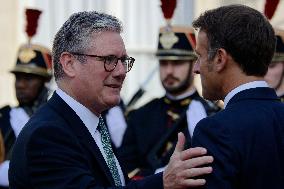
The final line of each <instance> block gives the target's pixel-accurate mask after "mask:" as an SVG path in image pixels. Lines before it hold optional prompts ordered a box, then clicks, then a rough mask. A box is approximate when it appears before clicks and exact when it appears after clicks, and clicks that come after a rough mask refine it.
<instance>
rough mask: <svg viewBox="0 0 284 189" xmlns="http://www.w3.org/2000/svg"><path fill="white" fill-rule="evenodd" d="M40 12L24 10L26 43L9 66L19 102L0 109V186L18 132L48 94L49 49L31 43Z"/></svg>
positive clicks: (4, 185)
mask: <svg viewBox="0 0 284 189" xmlns="http://www.w3.org/2000/svg"><path fill="white" fill-rule="evenodd" d="M40 14H41V12H40V11H38V10H34V9H27V10H26V16H27V27H26V33H27V35H28V43H27V44H24V45H22V46H21V47H20V48H19V51H18V55H17V61H16V65H15V67H14V68H13V69H12V70H11V73H13V74H14V75H15V90H16V98H17V100H18V106H16V107H10V106H5V107H3V108H1V109H0V129H1V132H2V135H3V143H4V161H3V162H2V163H1V164H0V188H8V186H9V183H8V169H9V160H10V158H11V152H12V149H13V145H14V143H15V140H16V138H17V136H18V135H19V133H20V131H21V130H22V128H23V126H24V125H25V124H26V123H27V121H28V120H29V118H30V117H31V116H32V115H33V113H34V112H35V111H36V110H37V109H38V108H39V107H40V106H41V105H42V104H43V103H45V102H46V101H47V97H48V89H47V87H46V84H47V82H49V81H50V79H51V53H50V50H49V49H47V48H45V47H43V46H40V45H35V44H32V43H31V38H32V37H33V36H34V34H35V33H36V29H37V21H38V18H39V15H40Z"/></svg>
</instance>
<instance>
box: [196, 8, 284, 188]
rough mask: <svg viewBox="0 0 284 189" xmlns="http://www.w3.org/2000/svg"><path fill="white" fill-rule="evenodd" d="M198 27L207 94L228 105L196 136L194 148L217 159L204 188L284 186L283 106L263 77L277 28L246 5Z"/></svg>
mask: <svg viewBox="0 0 284 189" xmlns="http://www.w3.org/2000/svg"><path fill="white" fill-rule="evenodd" d="M193 26H194V27H195V28H196V29H198V37H197V45H196V53H197V55H198V59H197V61H196V63H195V66H194V71H195V73H198V74H200V77H201V82H202V93H203V96H204V97H205V98H207V99H210V100H219V99H221V100H224V105H225V109H224V110H223V111H221V112H219V113H217V114H215V115H214V116H212V117H208V118H205V119H203V120H201V121H200V122H199V123H198V124H197V126H196V128H195V131H194V134H193V141H192V142H193V146H202V147H205V148H207V150H208V153H209V154H210V155H212V156H213V157H214V162H213V164H212V168H213V173H212V174H210V175H208V176H205V178H206V184H205V185H204V186H203V187H204V188H210V189H212V188H216V189H223V188H224V189H225V188H226V189H231V188H234V189H237V188H238V189H254V188H255V189H267V188H273V189H280V188H281V189H283V188H284V161H283V160H284V105H283V104H282V103H281V102H280V100H279V98H278V97H277V95H276V93H275V91H274V90H273V89H271V88H269V87H268V84H267V83H266V82H265V81H264V75H265V74H266V72H267V69H268V66H269V63H270V62H271V59H272V57H273V54H274V49H275V34H274V31H273V28H272V26H271V25H270V23H269V22H268V20H267V19H266V18H265V17H264V16H263V15H262V14H261V13H260V12H258V11H256V10H254V9H252V8H249V7H247V6H243V5H230V6H224V7H220V8H217V9H214V10H209V11H206V12H205V13H204V14H202V15H201V16H200V17H199V18H197V19H196V20H195V21H194V22H193Z"/></svg>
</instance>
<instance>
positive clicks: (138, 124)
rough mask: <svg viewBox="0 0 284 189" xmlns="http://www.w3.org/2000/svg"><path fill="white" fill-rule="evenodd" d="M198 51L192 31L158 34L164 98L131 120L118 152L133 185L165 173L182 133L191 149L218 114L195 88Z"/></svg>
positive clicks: (165, 30)
mask: <svg viewBox="0 0 284 189" xmlns="http://www.w3.org/2000/svg"><path fill="white" fill-rule="evenodd" d="M194 48H195V36H194V31H193V29H192V28H190V27H183V26H182V27H178V26H171V25H168V26H166V27H162V28H161V29H160V32H159V44H158V50H157V53H156V56H157V58H158V59H159V71H160V79H161V83H162V86H163V88H164V89H165V91H166V94H165V96H164V97H162V98H157V99H154V100H152V101H150V102H149V103H147V104H146V105H144V106H143V107H141V108H139V109H137V110H134V111H131V112H130V113H129V114H128V116H127V123H128V127H127V129H126V133H125V135H124V139H123V143H122V147H121V148H120V149H119V153H120V156H121V157H122V161H123V162H124V163H125V167H126V168H127V170H128V171H129V176H130V177H133V178H134V179H137V178H140V177H144V176H147V175H150V174H153V173H154V172H158V171H161V170H163V168H164V167H165V166H166V165H167V163H168V161H169V158H170V156H171V155H172V152H173V150H174V146H175V143H176V141H177V134H178V132H183V133H184V134H185V136H186V139H187V142H186V145H187V147H189V146H190V141H191V136H192V134H193V131H194V128H195V125H196V123H197V122H198V121H199V120H201V119H202V118H204V117H206V116H207V115H210V114H213V113H214V112H215V111H217V110H218V108H216V106H214V105H213V104H208V102H207V101H205V100H204V99H203V98H201V97H200V96H199V94H198V93H197V91H196V88H195V87H194V85H193V73H192V67H193V64H194V61H195V60H196V55H195V54H194Z"/></svg>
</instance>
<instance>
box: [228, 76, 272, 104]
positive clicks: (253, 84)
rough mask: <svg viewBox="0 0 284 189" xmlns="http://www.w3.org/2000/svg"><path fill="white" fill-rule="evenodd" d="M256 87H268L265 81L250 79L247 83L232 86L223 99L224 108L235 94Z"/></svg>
mask: <svg viewBox="0 0 284 189" xmlns="http://www.w3.org/2000/svg"><path fill="white" fill-rule="evenodd" d="M257 87H268V84H267V83H266V82H265V81H252V82H249V83H245V84H242V85H240V86H238V87H236V88H234V89H233V90H232V91H231V92H229V93H228V94H227V95H226V97H225V100H224V108H226V106H227V104H228V102H229V101H230V100H231V99H232V98H233V96H235V95H236V94H237V93H239V92H241V91H243V90H246V89H251V88H257Z"/></svg>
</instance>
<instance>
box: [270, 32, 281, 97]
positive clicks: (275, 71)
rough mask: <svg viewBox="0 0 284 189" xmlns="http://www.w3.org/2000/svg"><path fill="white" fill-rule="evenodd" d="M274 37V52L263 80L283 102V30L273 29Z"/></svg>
mask: <svg viewBox="0 0 284 189" xmlns="http://www.w3.org/2000/svg"><path fill="white" fill-rule="evenodd" d="M275 35H276V50H275V54H274V56H273V59H272V62H271V64H270V65H269V67H268V72H267V74H266V75H265V80H266V81H267V83H268V84H269V86H270V87H272V88H274V89H275V90H276V93H277V95H278V96H279V98H280V99H281V101H282V102H284V30H279V29H275Z"/></svg>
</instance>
